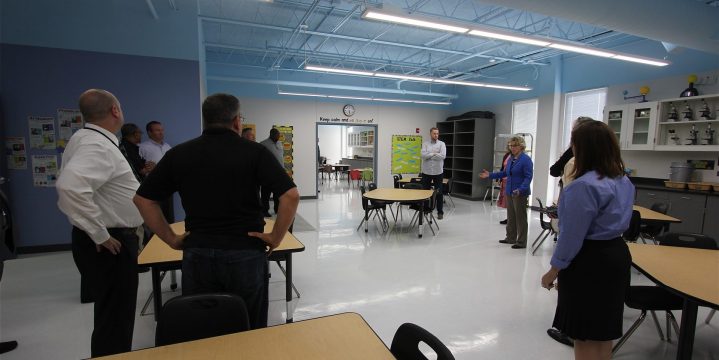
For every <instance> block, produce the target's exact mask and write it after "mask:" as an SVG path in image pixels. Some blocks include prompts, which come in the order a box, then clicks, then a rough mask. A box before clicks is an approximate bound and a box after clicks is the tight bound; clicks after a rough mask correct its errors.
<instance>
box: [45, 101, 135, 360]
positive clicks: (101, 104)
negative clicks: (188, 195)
mask: <svg viewBox="0 0 719 360" xmlns="http://www.w3.org/2000/svg"><path fill="white" fill-rule="evenodd" d="M79 107H80V112H82V115H83V117H84V119H85V121H86V125H85V128H83V129H80V130H78V131H77V132H76V133H75V134H73V135H72V137H71V138H70V141H69V142H68V144H67V148H66V149H65V153H64V154H63V155H62V167H61V168H60V176H59V178H58V179H57V186H56V187H57V194H58V202H57V205H58V207H59V208H60V210H61V211H62V212H63V213H64V214H65V215H66V216H67V218H68V220H69V221H70V223H71V224H72V225H73V227H72V255H73V258H74V259H75V263H76V264H77V266H78V269H79V270H80V274H81V276H82V277H83V278H84V279H85V280H87V281H88V282H89V285H90V286H89V289H90V290H91V295H92V298H93V300H94V302H95V315H94V325H95V327H94V330H93V332H92V339H91V356H92V357H97V356H103V355H110V354H117V353H122V352H127V351H130V350H131V348H132V331H133V327H134V325H135V307H136V305H135V304H136V302H137V281H138V278H137V245H138V236H137V229H138V227H139V226H140V225H141V224H142V217H141V216H140V213H139V211H138V210H137V208H136V207H135V205H134V204H133V202H132V198H133V196H134V195H135V191H137V188H138V187H139V186H140V183H139V182H138V180H137V178H136V175H135V174H134V173H133V170H132V168H131V167H130V163H129V162H128V161H127V159H126V158H125V157H124V156H123V154H122V153H121V151H120V148H119V147H118V140H117V137H116V136H115V133H117V132H118V131H119V130H120V128H121V127H122V124H123V122H124V118H123V114H122V108H121V107H120V102H119V101H118V100H117V98H115V96H114V95H112V94H111V93H109V92H108V91H105V90H98V89H90V90H87V91H85V92H84V93H83V94H82V95H81V96H80V100H79Z"/></svg>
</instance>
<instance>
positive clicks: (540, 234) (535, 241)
mask: <svg viewBox="0 0 719 360" xmlns="http://www.w3.org/2000/svg"><path fill="white" fill-rule="evenodd" d="M546 231H547V230H545V229H542V232H540V233H539V235H537V238H536V239H534V241H533V242H532V246H531V247H532V248H533V247H534V245H535V244H537V241H539V238H540V237H542V235H544V233H545V232H546ZM540 245H541V244H540Z"/></svg>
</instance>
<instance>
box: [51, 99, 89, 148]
mask: <svg viewBox="0 0 719 360" xmlns="http://www.w3.org/2000/svg"><path fill="white" fill-rule="evenodd" d="M57 124H58V129H59V130H60V131H59V135H58V136H57V148H58V149H65V146H66V145H67V142H68V141H70V137H71V136H72V134H74V133H75V132H76V131H78V130H80V129H82V127H83V126H85V123H84V122H83V120H82V114H80V110H70V109H57Z"/></svg>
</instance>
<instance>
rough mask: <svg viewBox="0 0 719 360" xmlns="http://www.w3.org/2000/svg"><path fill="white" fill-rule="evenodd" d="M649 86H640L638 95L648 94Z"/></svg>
mask: <svg viewBox="0 0 719 360" xmlns="http://www.w3.org/2000/svg"><path fill="white" fill-rule="evenodd" d="M649 90H650V89H649V86H642V87H640V88H639V93H640V94H642V95H646V94H649Z"/></svg>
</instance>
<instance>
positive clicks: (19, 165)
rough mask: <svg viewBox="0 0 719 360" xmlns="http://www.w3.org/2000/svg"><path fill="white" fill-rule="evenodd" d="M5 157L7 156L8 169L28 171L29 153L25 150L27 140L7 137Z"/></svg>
mask: <svg viewBox="0 0 719 360" xmlns="http://www.w3.org/2000/svg"><path fill="white" fill-rule="evenodd" d="M5 155H7V168H8V169H11V170H25V169H27V151H26V150H25V138H24V137H22V136H20V137H6V138H5Z"/></svg>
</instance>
